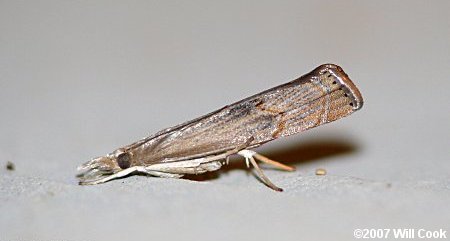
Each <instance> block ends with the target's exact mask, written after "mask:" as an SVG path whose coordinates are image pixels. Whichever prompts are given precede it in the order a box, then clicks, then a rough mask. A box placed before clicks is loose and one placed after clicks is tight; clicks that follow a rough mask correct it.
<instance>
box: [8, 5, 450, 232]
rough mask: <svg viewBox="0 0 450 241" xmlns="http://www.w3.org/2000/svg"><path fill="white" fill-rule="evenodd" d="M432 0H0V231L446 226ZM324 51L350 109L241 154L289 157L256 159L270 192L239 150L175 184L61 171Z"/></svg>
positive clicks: (438, 28) (270, 80)
mask: <svg viewBox="0 0 450 241" xmlns="http://www.w3.org/2000/svg"><path fill="white" fill-rule="evenodd" d="M448 9H450V4H449V2H448V1H430V2H428V1H376V2H368V1H367V2H361V1H339V2H336V1H314V2H302V1H280V2H278V1H277V2H275V1H245V2H243V1H222V2H214V3H213V2H211V1H186V2H184V1H165V2H162V1H161V2H156V1H155V2H149V1H132V2H128V1H39V2H37V1H0V115H1V122H0V123H1V125H0V240H2V241H3V240H67V241H69V240H128V239H132V240H162V239H164V240H275V239H276V240H352V239H354V236H353V233H354V230H355V229H356V228H360V229H364V228H369V229H370V228H376V229H380V228H381V229H385V228H388V229H394V228H414V229H420V228H424V229H427V230H439V229H444V230H447V232H450V226H449V224H450V216H449V213H450V207H449V203H450V160H449V144H450V141H449V137H450V128H449V123H450V111H449V104H450V95H449V94H448V93H449V91H448V89H449V88H450V81H449V76H450V68H449V66H450V44H449V43H450V17H449V15H448ZM327 62H331V63H336V64H339V65H341V66H342V67H343V68H344V70H346V72H347V73H348V74H349V75H350V77H351V78H352V79H353V80H354V82H355V83H356V84H357V85H358V86H359V88H360V90H361V92H362V94H363V96H364V98H365V106H364V107H363V109H362V110H361V111H359V112H357V113H355V114H354V115H352V116H350V117H348V118H345V119H342V120H340V121H338V122H335V123H332V124H329V125H326V126H323V127H320V128H317V129H314V130H311V131H308V132H305V133H303V134H301V135H297V136H293V137H289V138H285V139H281V140H278V141H275V142H272V143H269V144H267V145H266V146H264V147H261V148H259V149H258V150H259V151H260V152H261V153H263V154H265V155H267V156H269V157H272V158H273V159H276V160H279V161H283V162H285V163H287V164H291V165H294V166H296V167H297V169H298V171H296V172H293V173H286V172H280V171H276V170H270V169H268V170H267V171H266V174H267V175H268V176H269V177H270V178H271V179H272V181H274V182H275V183H276V184H278V185H279V186H281V187H283V188H284V189H285V191H284V192H283V193H277V192H274V191H272V190H270V189H268V188H266V187H265V186H264V185H262V184H261V183H260V182H259V181H258V180H257V179H256V178H255V177H254V176H253V175H252V173H251V172H250V171H248V170H246V168H245V165H243V164H242V161H241V160H240V159H235V160H234V162H233V163H232V164H231V165H230V166H227V167H225V168H224V169H223V170H221V171H220V172H217V173H211V174H208V175H203V176H199V177H195V176H192V177H190V178H189V179H181V180H174V179H158V178H149V177H145V176H132V177H129V178H125V179H120V180H116V181H112V182H109V183H107V184H104V185H97V186H88V187H84V186H78V185H77V183H76V179H75V177H74V175H75V168H76V166H77V165H79V164H80V163H83V162H85V161H87V160H89V159H90V158H92V157H95V156H98V155H103V154H105V153H108V152H109V151H111V150H113V149H115V148H117V147H119V146H122V145H125V144H128V143H130V142H133V141H135V140H137V139H139V138H141V137H143V136H146V135H148V134H150V133H153V132H156V131H158V130H160V129H162V128H165V127H167V126H171V125H175V124H178V123H180V122H182V121H185V120H189V119H192V118H194V117H197V116H199V115H202V114H205V113H208V112H210V111H212V110H215V109H217V108H220V107H222V106H223V105H225V104H228V103H232V102H234V101H236V100H239V99H242V98H244V97H246V96H249V95H251V94H254V93H257V92H258V91H261V90H264V89H267V88H270V87H273V86H276V85H278V84H281V83H285V82H287V81H288V80H291V79H294V78H296V77H298V76H300V75H302V74H304V73H306V72H308V71H310V70H312V69H313V68H315V67H316V66H317V65H320V64H322V63H327ZM8 161H11V162H13V163H14V164H15V170H14V171H10V170H7V169H6V165H7V162H8ZM316 168H324V169H326V170H327V172H328V174H327V175H325V176H316V175H315V174H314V173H315V169H316ZM389 239H391V240H393V237H392V236H389Z"/></svg>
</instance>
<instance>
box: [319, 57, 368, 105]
mask: <svg viewBox="0 0 450 241" xmlns="http://www.w3.org/2000/svg"><path fill="white" fill-rule="evenodd" d="M325 71H329V72H332V73H333V74H334V75H335V76H336V78H337V79H338V80H339V82H340V83H341V84H342V85H343V86H345V87H346V90H347V91H348V94H349V95H350V96H351V99H352V101H353V110H355V111H356V110H359V109H361V108H362V107H363V105H364V99H363V97H362V95H361V92H360V91H359V89H358V88H357V87H356V85H355V84H354V83H353V81H352V80H351V79H350V78H349V77H348V75H347V73H345V72H344V70H343V69H342V68H341V67H340V66H338V65H336V64H323V65H320V66H319V67H317V68H316V69H315V70H314V72H316V73H318V74H321V73H323V72H325Z"/></svg>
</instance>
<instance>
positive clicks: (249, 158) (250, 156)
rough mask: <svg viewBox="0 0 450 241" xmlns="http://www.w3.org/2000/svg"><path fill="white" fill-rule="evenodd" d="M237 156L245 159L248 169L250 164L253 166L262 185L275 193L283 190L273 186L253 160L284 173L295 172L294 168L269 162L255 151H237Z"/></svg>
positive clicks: (269, 160)
mask: <svg viewBox="0 0 450 241" xmlns="http://www.w3.org/2000/svg"><path fill="white" fill-rule="evenodd" d="M237 154H238V155H240V156H242V157H244V158H245V161H246V163H247V167H249V166H250V163H251V164H252V165H253V167H254V168H255V170H256V173H257V174H258V176H259V178H260V179H261V180H262V181H263V182H264V184H266V185H267V186H268V187H270V188H272V189H273V190H275V191H283V189H281V188H279V187H277V186H276V185H275V184H273V183H272V181H270V179H269V178H268V177H267V176H266V175H264V173H263V171H262V170H261V168H260V167H259V166H258V163H256V161H255V158H256V159H258V160H259V161H262V162H265V163H267V164H270V165H273V166H275V167H277V168H280V169H282V170H285V171H293V170H295V168H294V167H290V166H286V165H284V164H282V163H279V162H276V161H274V160H271V159H269V158H267V157H265V156H263V155H261V154H258V153H256V152H255V151H251V150H242V151H239V152H238V153H237Z"/></svg>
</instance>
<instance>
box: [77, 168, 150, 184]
mask: <svg viewBox="0 0 450 241" xmlns="http://www.w3.org/2000/svg"><path fill="white" fill-rule="evenodd" d="M133 172H145V169H144V167H141V166H134V167H130V168H127V169H125V170H122V171H119V172H116V173H114V174H111V175H109V176H107V177H104V178H101V179H98V180H95V181H87V182H80V185H94V184H100V183H105V182H107V181H110V180H112V179H115V178H119V177H124V176H126V175H128V174H131V173H133Z"/></svg>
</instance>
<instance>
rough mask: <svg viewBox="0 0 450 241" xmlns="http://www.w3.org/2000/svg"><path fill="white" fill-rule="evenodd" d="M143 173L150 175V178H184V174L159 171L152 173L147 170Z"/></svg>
mask: <svg viewBox="0 0 450 241" xmlns="http://www.w3.org/2000/svg"><path fill="white" fill-rule="evenodd" d="M143 173H145V174H148V175H150V176H155V177H163V178H180V177H182V176H183V174H176V173H167V172H158V171H151V170H145V171H143Z"/></svg>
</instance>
